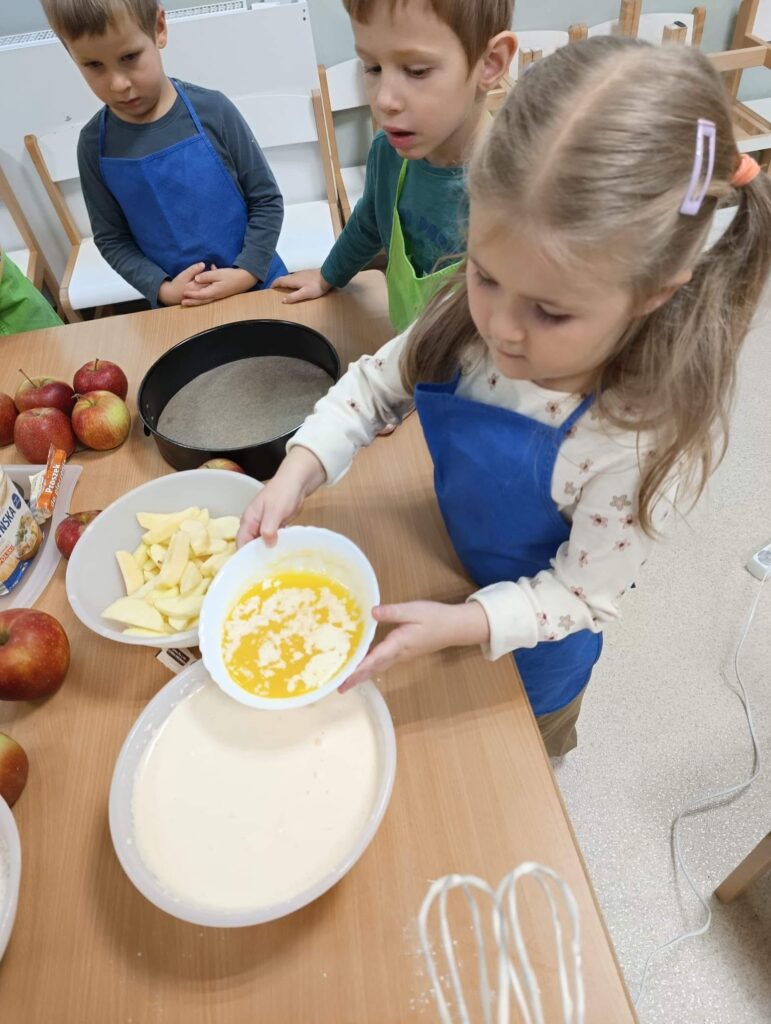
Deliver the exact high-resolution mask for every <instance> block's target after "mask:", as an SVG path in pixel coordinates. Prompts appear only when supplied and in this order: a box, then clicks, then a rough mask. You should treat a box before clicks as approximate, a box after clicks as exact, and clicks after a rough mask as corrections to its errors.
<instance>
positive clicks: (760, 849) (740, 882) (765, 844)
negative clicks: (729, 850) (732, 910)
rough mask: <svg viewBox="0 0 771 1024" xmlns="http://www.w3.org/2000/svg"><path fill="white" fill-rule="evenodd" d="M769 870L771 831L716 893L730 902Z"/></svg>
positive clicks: (770, 867)
mask: <svg viewBox="0 0 771 1024" xmlns="http://www.w3.org/2000/svg"><path fill="white" fill-rule="evenodd" d="M767 871H771V832H769V834H768V835H767V836H766V837H765V838H764V839H761V840H760V842H759V843H758V845H757V846H756V847H755V849H754V850H753V851H752V852H751V853H748V854H747V856H746V857H745V858H744V860H743V861H742V862H741V864H739V865H738V867H735V868H734V870H733V871H732V872H731V874H730V875H728V877H727V878H725V879H724V880H723V881H722V882H721V883H720V885H719V886H718V887H717V889H715V895H716V896H717V898H718V899H719V900H722V901H723V903H730V902H731V900H734V899H736V897H737V896H741V894H742V893H743V892H744V890H745V889H747V888H748V887H749V886H750V885H752V883H753V882H756V881H757V880H758V879H759V878H760V876H761V875H765V873H766V872H767Z"/></svg>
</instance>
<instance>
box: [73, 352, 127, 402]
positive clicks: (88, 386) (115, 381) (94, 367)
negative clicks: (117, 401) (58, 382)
mask: <svg viewBox="0 0 771 1024" xmlns="http://www.w3.org/2000/svg"><path fill="white" fill-rule="evenodd" d="M72 386H73V387H74V388H75V391H76V392H77V394H79V395H87V394H88V392H89V391H112V393H113V394H114V395H117V396H118V398H125V397H126V395H127V394H128V381H127V380H126V374H125V373H124V372H123V370H121V368H120V367H119V366H118V364H117V363H111V362H110V361H109V360H108V359H92V360H91V362H90V363H86V364H85V365H84V366H81V368H80V369H79V370H78V372H77V373H76V374H75V376H74V378H73V381H72Z"/></svg>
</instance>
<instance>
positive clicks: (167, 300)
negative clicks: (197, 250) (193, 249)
mask: <svg viewBox="0 0 771 1024" xmlns="http://www.w3.org/2000/svg"><path fill="white" fill-rule="evenodd" d="M205 269H206V264H205V263H194V264H193V265H192V267H188V268H187V270H182V271H180V273H179V274H177V276H176V277H175V278H174V279H173V280H171V281H164V282H163V284H162V285H161V287H160V288H159V289H158V301H159V302H160V304H161V305H162V306H179V305H180V303H181V302H182V297H183V295H184V293H185V290H186V289H188V288H189V287H190V286H191V285H193V284H194V282H195V278H196V274H200V273H201V271H202V270H205Z"/></svg>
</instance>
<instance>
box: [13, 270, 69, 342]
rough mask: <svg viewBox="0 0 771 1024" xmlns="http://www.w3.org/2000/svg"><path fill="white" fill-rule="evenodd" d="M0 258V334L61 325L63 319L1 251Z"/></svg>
mask: <svg viewBox="0 0 771 1024" xmlns="http://www.w3.org/2000/svg"><path fill="white" fill-rule="evenodd" d="M0 260H2V266H0V271H2V277H1V278H0V335H4V334H21V333H22V331H37V330H38V329H40V328H42V327H60V326H61V324H62V321H61V320H60V319H59V317H58V316H57V315H56V313H54V311H53V310H52V309H51V307H50V306H49V305H48V303H47V302H46V300H45V299H44V298H43V296H42V295H41V294H40V292H39V291H38V290H37V288H36V287H35V286H34V284H33V283H32V282H31V281H30V280H28V279H27V278H26V277H25V276H24V274H22V272H21V271H20V270H19V268H18V267H17V266H16V264H15V263H14V262H13V261H12V260H9V259H8V257H7V256H6V255H5V253H0Z"/></svg>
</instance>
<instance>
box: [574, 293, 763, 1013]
mask: <svg viewBox="0 0 771 1024" xmlns="http://www.w3.org/2000/svg"><path fill="white" fill-rule="evenodd" d="M769 309H771V307H769V305H768V303H767V304H766V307H765V310H764V313H763V315H762V316H761V317H759V318H758V321H757V326H756V328H755V330H754V331H753V332H752V334H751V335H750V337H749V338H748V340H747V343H746V346H745V350H744V353H743V359H742V367H741V379H740V388H739V395H738V402H737V407H736V411H735V414H734V419H733V429H732V437H731V445H730V449H729V453H728V455H727V457H726V460H725V462H724V463H723V465H722V467H721V468H720V470H719V471H718V473H717V474H716V476H715V477H714V478H713V481H712V483H711V485H710V488H709V492H708V493H707V495H706V496H705V497H704V498H703V499H702V501H701V503H700V506H699V507H698V508H697V509H696V510H695V511H694V512H693V513H691V515H690V516H689V517H688V519H687V521H686V522H681V523H679V524H678V525H677V527H676V528H675V529H674V530H673V531H672V533H671V535H670V536H669V537H668V538H667V540H666V541H665V542H664V543H663V544H662V545H661V546H660V548H659V549H658V551H657V552H656V553H655V555H654V556H653V557H652V558H651V560H650V562H649V564H648V565H647V566H646V567H645V569H644V572H643V575H642V577H641V578H640V580H639V581H638V589H636V590H633V591H631V593H630V594H629V595H628V597H627V598H626V600H625V609H624V611H625V618H624V620H623V621H622V622H620V623H618V624H617V625H614V626H612V627H611V628H609V629H608V630H607V633H606V644H605V652H604V654H603V657H602V660H601V663H600V665H599V666H598V669H597V671H596V672H595V675H594V679H593V681H592V685H591V686H590V688H589V691H588V694H587V697H586V699H585V701H584V706H583V711H582V714H581V723H580V725H579V747H578V749H577V750H576V751H574V752H573V753H571V754H569V755H567V757H565V758H564V759H563V761H562V763H561V764H558V765H555V771H556V774H557V778H558V781H559V784H560V786H561V788H562V791H563V794H564V796H565V800H566V802H567V805H568V808H569V811H570V814H571V818H572V820H573V824H574V826H575V829H576V833H577V835H578V839H579V842H580V844H581V847H582V849H583V852H584V856H585V858H586V862H587V865H588V868H589V872H590V874H591V877H592V880H593V882H594V885H595V887H596V889H597V893H598V896H599V900H600V903H601V905H602V907H603V910H604V913H605V917H606V920H607V922H608V926H609V928H610V932H611V935H612V937H613V940H614V943H615V946H616V950H617V952H618V957H619V960H620V962H621V965H622V967H623V970H624V973H625V975H626V979H627V983H628V985H629V987H630V990H631V992H632V995H633V996H634V995H635V994H636V993H637V989H638V986H639V982H640V977H641V974H642V968H643V964H644V961H645V958H646V957H647V955H648V953H649V952H650V950H651V949H653V947H654V946H656V945H658V944H659V943H661V942H664V941H666V940H667V939H669V938H671V937H673V936H674V935H676V934H677V933H678V932H680V931H681V930H683V929H685V928H687V927H693V926H694V925H697V924H699V923H701V920H702V917H703V911H702V910H701V908H700V906H699V904H698V903H697V901H696V899H695V897H694V896H693V894H692V893H691V892H690V889H689V888H688V886H687V883H686V882H685V880H684V879H683V878H682V877H681V876H680V874H679V873H678V877H677V878H676V877H675V872H674V869H673V860H672V853H671V848H670V827H671V822H672V819H673V817H674V815H675V814H676V813H677V812H678V811H679V810H680V809H681V807H682V806H683V805H685V804H686V803H688V802H689V801H691V800H692V799H693V798H694V797H695V796H697V795H698V794H700V793H702V792H706V791H709V790H713V789H723V788H726V787H727V786H729V785H731V784H732V783H734V782H738V781H740V780H741V779H743V778H745V777H746V776H747V775H748V774H749V772H750V769H751V745H750V740H749V736H748V733H747V726H746V720H745V717H744V713H743V711H742V707H741V704H740V703H739V700H738V699H737V697H736V696H735V695H734V694H733V693H732V691H731V689H730V688H729V687H728V686H727V685H726V683H725V682H724V681H723V679H722V678H721V675H720V669H721V668H724V669H726V670H728V671H729V678H731V676H730V668H731V664H732V661H733V651H734V648H735V645H736V642H737V640H738V637H739V634H740V631H741V629H742V628H743V626H744V622H745V619H746V616H747V614H748V612H749V609H750V605H751V603H752V601H753V599H754V596H755V594H756V593H757V588H758V587H759V586H761V584H760V583H759V582H758V581H756V580H755V579H754V578H753V577H751V576H750V575H749V573H748V572H747V571H746V570H745V569H744V563H745V561H746V558H747V556H748V555H749V554H750V553H751V552H752V551H753V550H755V549H757V548H758V547H760V546H761V545H762V544H764V543H766V542H767V541H769V540H771V312H769ZM764 586H765V587H766V588H767V590H766V591H764V594H763V597H762V599H761V603H760V607H759V610H758V614H757V617H756V620H755V625H754V626H753V629H752V632H751V634H750V636H749V638H748V641H747V643H746V644H745V647H744V654H743V663H742V665H743V671H742V676H743V679H744V683H745V686H746V688H747V691H748V693H749V697H750V702H751V705H752V709H753V714H754V720H755V726H756V732H757V735H758V740H759V743H760V747H761V757H763V758H765V760H764V762H763V769H762V772H761V775H760V777H759V778H758V779H757V781H756V782H755V784H754V785H753V786H752V788H751V789H750V790H749V792H747V793H745V794H744V795H742V796H740V797H738V798H735V799H734V800H733V801H731V802H725V803H723V805H722V806H719V807H716V808H713V809H711V810H708V811H706V812H702V813H699V814H695V815H692V816H691V817H690V818H688V819H686V820H685V821H684V823H683V827H682V840H683V842H682V847H683V854H684V856H685V858H686V863H687V864H688V866H689V870H691V874H692V875H693V877H694V880H695V881H696V883H697V885H699V886H700V887H701V889H702V891H703V892H704V893H711V892H712V890H713V889H714V888H715V886H716V885H717V884H719V882H720V881H721V880H722V879H723V877H724V876H725V875H726V874H727V873H728V872H729V871H731V870H732V869H733V868H734V867H735V866H736V864H738V862H739V861H740V860H741V859H742V858H743V857H745V856H746V854H747V853H749V851H750V850H751V849H752V847H753V846H754V845H755V844H756V843H757V842H758V840H759V839H760V838H761V837H762V836H763V835H765V833H766V832H768V831H769V829H771V581H768V582H766V583H765V584H764ZM711 906H712V910H713V915H714V916H713V924H712V928H711V930H710V931H709V933H708V934H707V935H705V936H702V937H700V938H696V939H691V940H689V941H688V942H687V943H685V944H683V945H681V946H679V947H677V948H675V949H673V950H671V951H668V952H666V953H664V954H663V956H662V957H661V958H659V959H658V960H657V961H654V963H653V965H652V967H651V973H650V976H649V980H648V983H647V986H646V994H645V996H644V998H643V1000H642V1002H641V1004H640V1007H639V1014H640V1020H641V1021H642V1022H643V1024H761V1022H762V1024H768V1022H769V1021H771V875H767V876H766V877H765V878H763V879H761V880H760V881H759V882H757V883H756V884H755V885H754V886H753V887H752V888H751V889H750V890H748V892H747V893H746V894H745V895H744V896H742V897H740V898H739V899H737V900H736V901H735V902H734V903H732V904H728V905H724V904H721V903H719V902H718V901H717V900H716V899H715V898H714V897H712V898H711ZM593 1024H594V1022H593ZM597 1024H606V1022H597ZM608 1024H609V1022H608Z"/></svg>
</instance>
